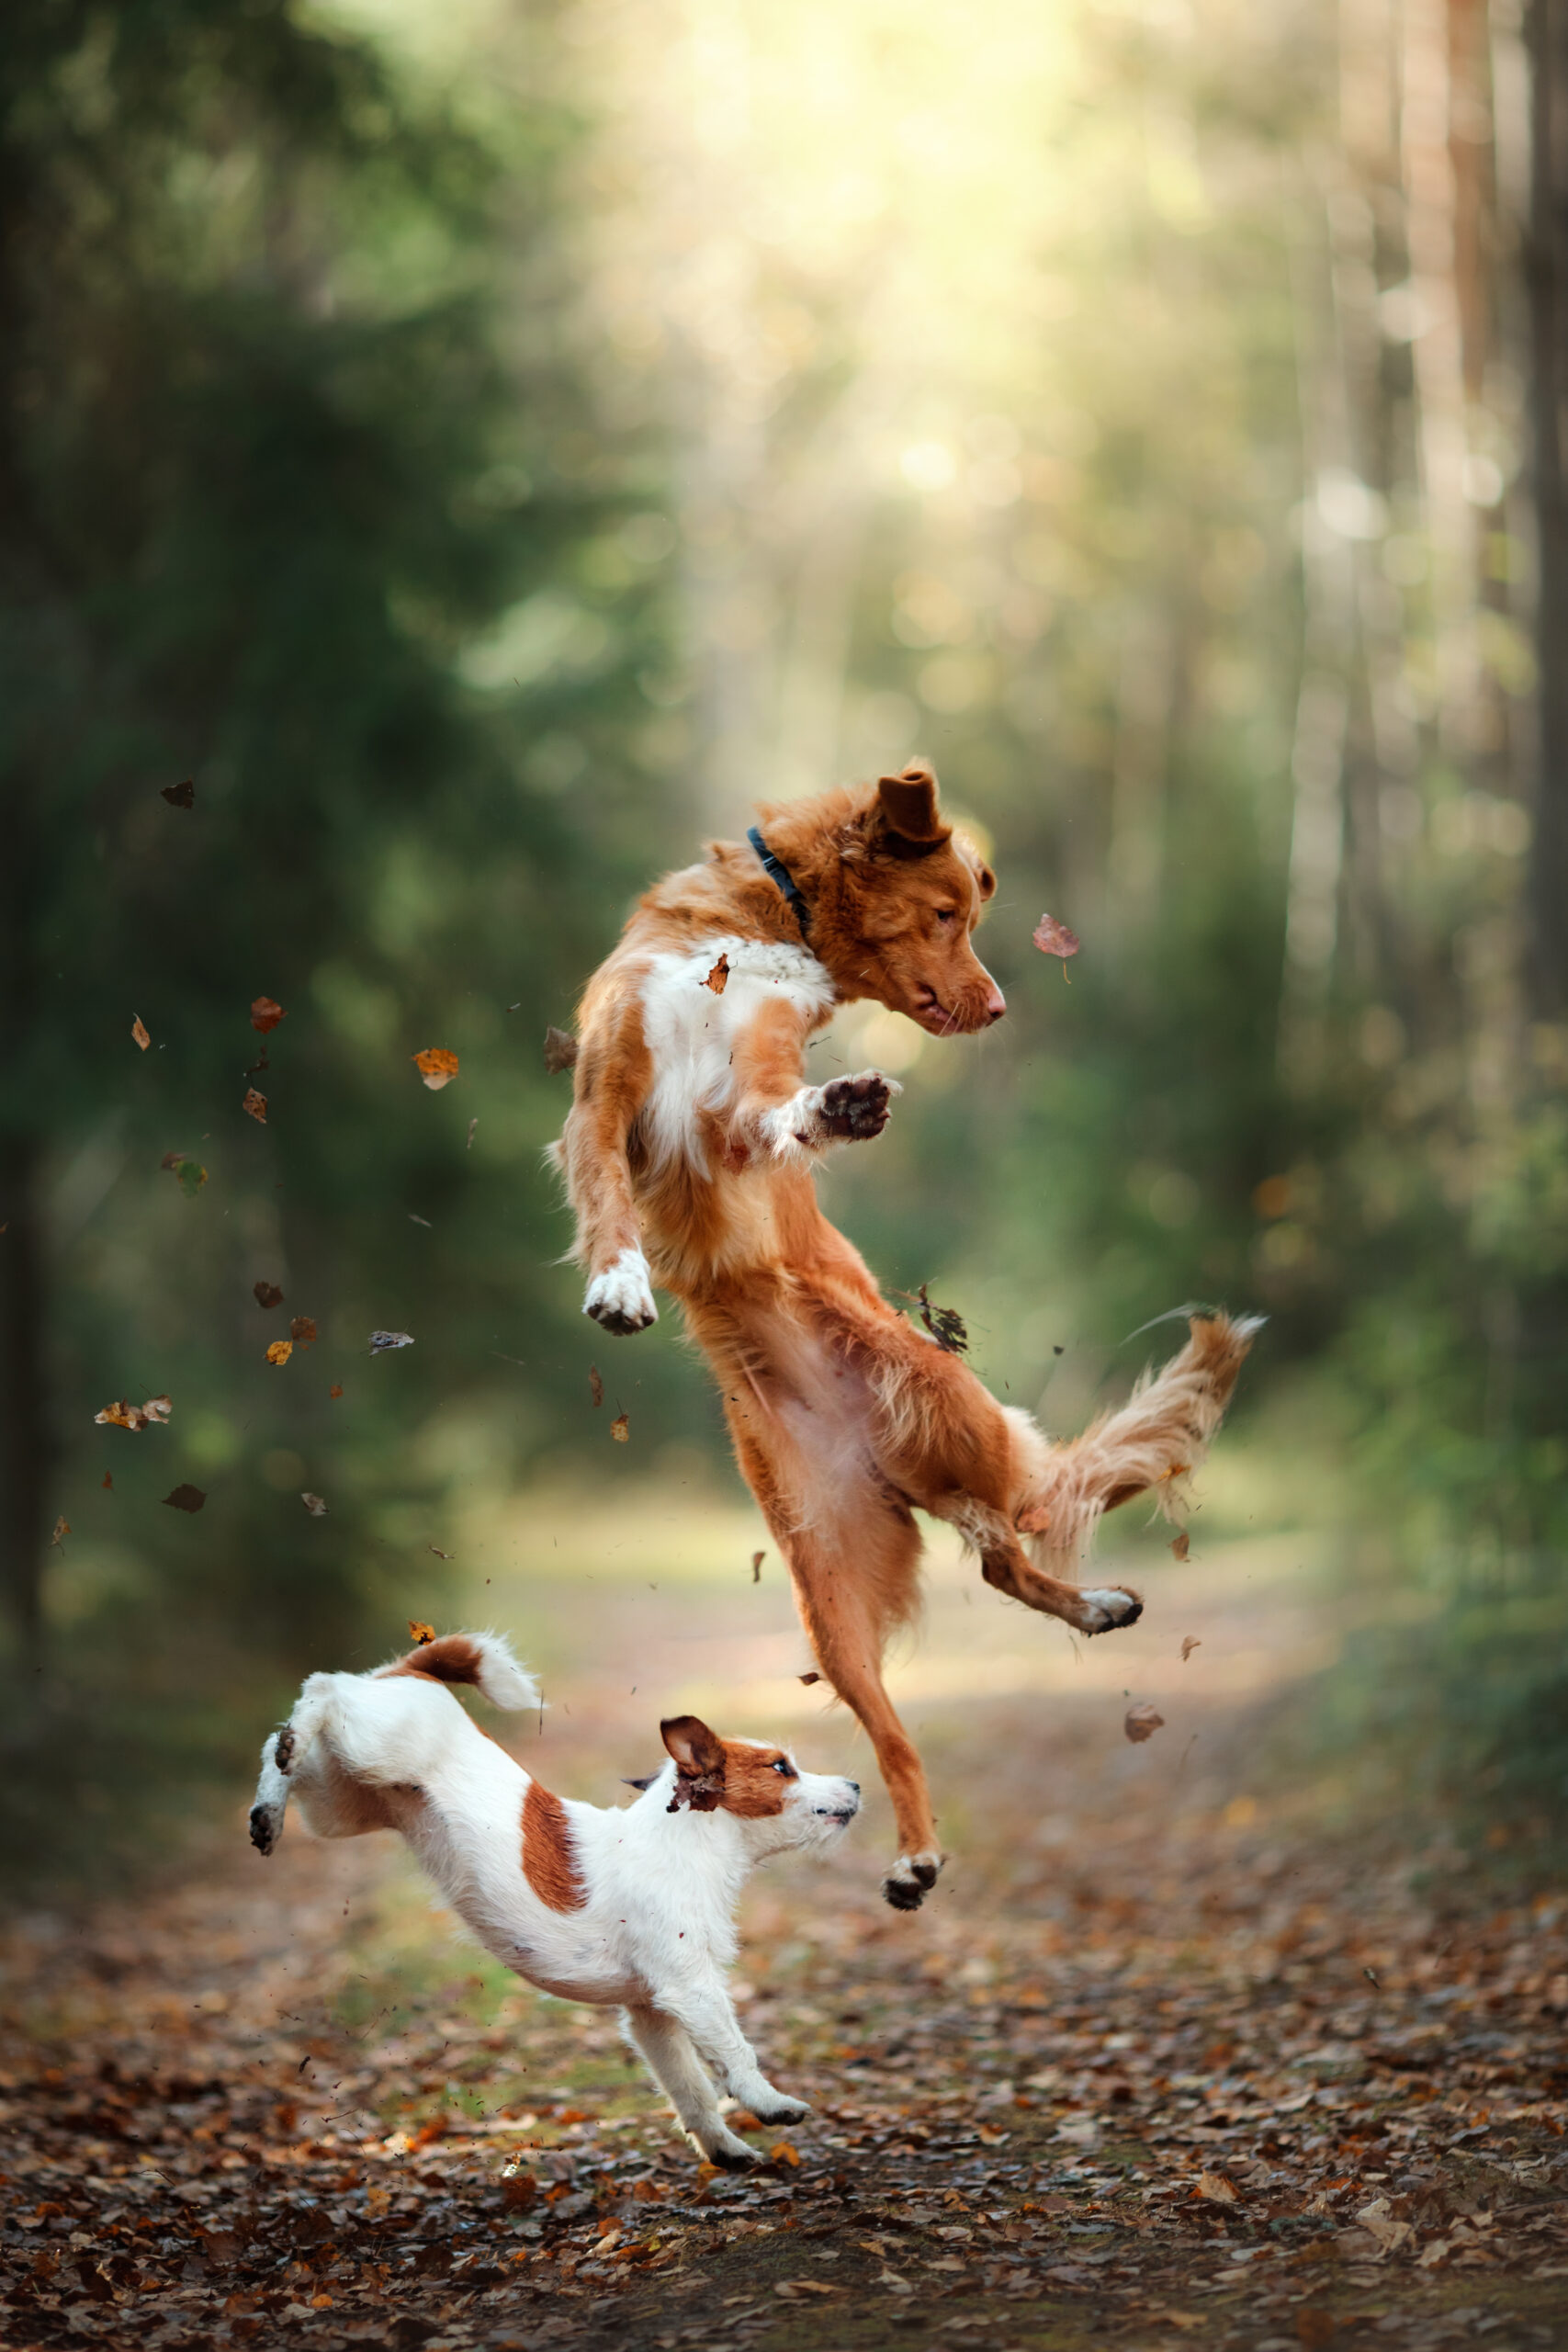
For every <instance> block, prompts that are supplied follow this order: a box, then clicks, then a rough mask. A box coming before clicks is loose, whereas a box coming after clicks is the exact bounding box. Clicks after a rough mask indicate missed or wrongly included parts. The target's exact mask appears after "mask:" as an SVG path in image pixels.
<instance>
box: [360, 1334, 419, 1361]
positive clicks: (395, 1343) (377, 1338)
mask: <svg viewBox="0 0 1568 2352" xmlns="http://www.w3.org/2000/svg"><path fill="white" fill-rule="evenodd" d="M412 1345H413V1333H412V1331H372V1332H371V1334H370V1352H371V1354H372V1355H373V1356H384V1355H385V1354H386V1353H387V1352H388V1351H389V1349H391V1348H412Z"/></svg>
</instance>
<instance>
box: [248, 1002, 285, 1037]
mask: <svg viewBox="0 0 1568 2352" xmlns="http://www.w3.org/2000/svg"><path fill="white" fill-rule="evenodd" d="M287 1020H288V1014H287V1012H285V1011H284V1010H283V1007H282V1006H281V1005H280V1004H279V1003H278V1001H277V1000H276V997H270V996H258V997H253V998H252V1000H251V1027H252V1028H253V1029H254V1030H256V1031H257V1032H259V1034H260V1035H262V1036H264V1037H265V1035H266V1034H267V1031H268V1030H269V1029H276V1026H277V1024H278V1023H279V1022H280V1021H287Z"/></svg>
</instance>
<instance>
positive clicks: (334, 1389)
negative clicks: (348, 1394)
mask: <svg viewBox="0 0 1568 2352" xmlns="http://www.w3.org/2000/svg"><path fill="white" fill-rule="evenodd" d="M327 1395H328V1396H329V1397H341V1396H342V1395H343V1383H342V1381H341V1380H334V1381H333V1385H332V1386H331V1387H330V1388H329V1389H328V1391H327Z"/></svg>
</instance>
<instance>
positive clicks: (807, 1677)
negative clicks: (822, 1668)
mask: <svg viewBox="0 0 1568 2352" xmlns="http://www.w3.org/2000/svg"><path fill="white" fill-rule="evenodd" d="M821 1679H822V1677H821V1676H820V1675H819V1674H818V1672H817V1671H816V1669H815V1668H813V1669H812V1671H811V1672H810V1673H809V1674H802V1675H798V1676H797V1677H796V1680H797V1681H801V1682H820V1681H821Z"/></svg>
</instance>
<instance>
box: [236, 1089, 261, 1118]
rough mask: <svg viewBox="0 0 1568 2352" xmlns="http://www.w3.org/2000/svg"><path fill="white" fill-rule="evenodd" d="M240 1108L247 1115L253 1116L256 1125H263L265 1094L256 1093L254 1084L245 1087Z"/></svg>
mask: <svg viewBox="0 0 1568 2352" xmlns="http://www.w3.org/2000/svg"><path fill="white" fill-rule="evenodd" d="M240 1108H241V1110H242V1111H243V1112H244V1113H245V1114H247V1116H248V1117H250V1118H253V1119H254V1121H255V1123H256V1125H257V1126H258V1127H265V1125H266V1096H265V1094H258V1093H257V1092H256V1090H255V1088H254V1086H247V1087H246V1089H245V1099H244V1101H243V1103H241V1105H240Z"/></svg>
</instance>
